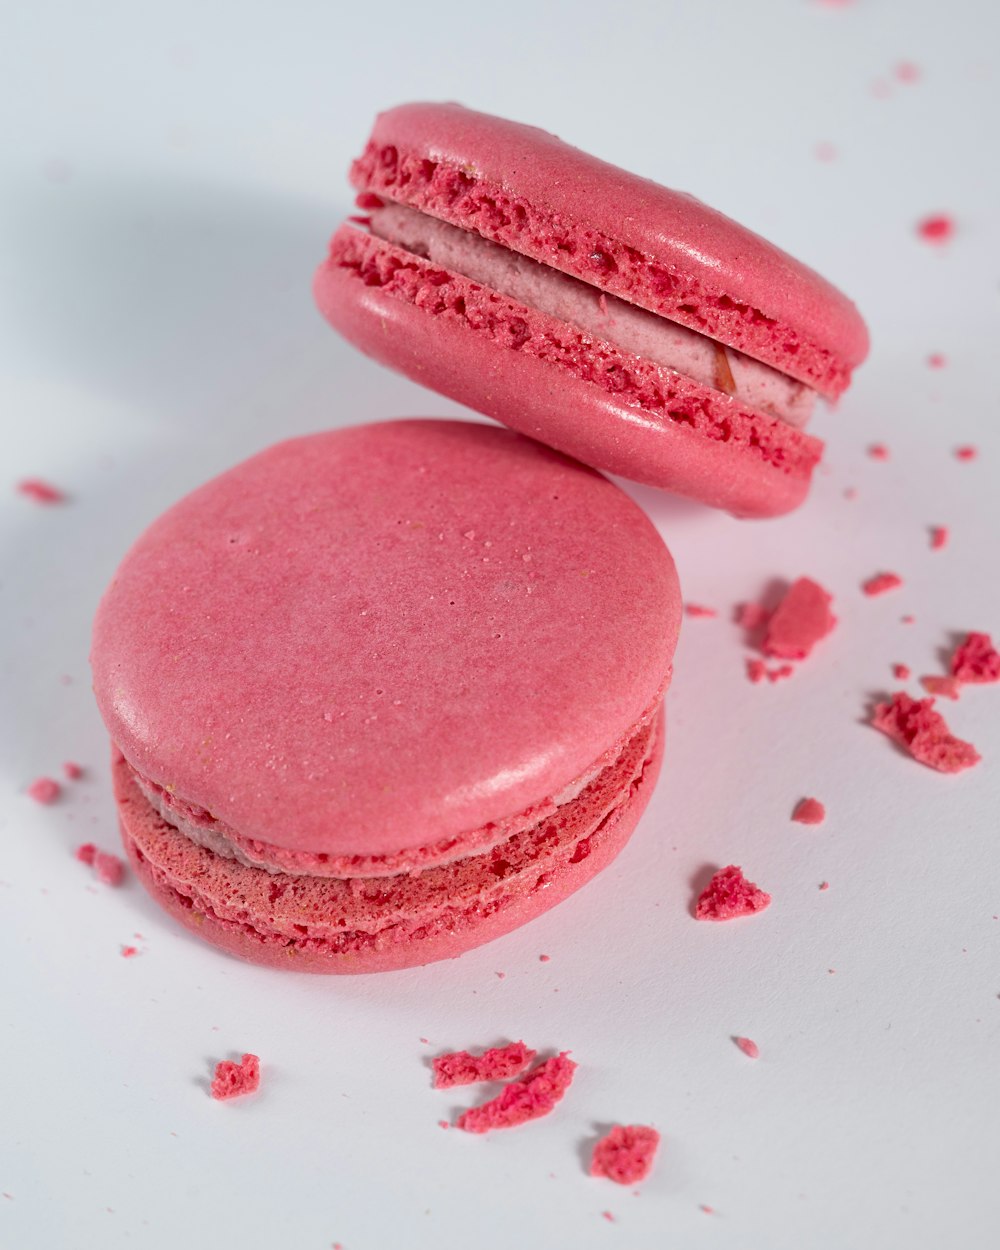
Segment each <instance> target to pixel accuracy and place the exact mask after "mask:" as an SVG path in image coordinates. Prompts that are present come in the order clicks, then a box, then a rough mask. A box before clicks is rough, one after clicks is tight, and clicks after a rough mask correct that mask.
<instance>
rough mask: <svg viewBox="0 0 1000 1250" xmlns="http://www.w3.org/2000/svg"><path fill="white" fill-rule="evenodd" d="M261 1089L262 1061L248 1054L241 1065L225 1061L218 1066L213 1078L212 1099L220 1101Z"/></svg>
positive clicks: (228, 1060)
mask: <svg viewBox="0 0 1000 1250" xmlns="http://www.w3.org/2000/svg"><path fill="white" fill-rule="evenodd" d="M259 1087H260V1059H259V1058H258V1057H257V1056H256V1055H250V1054H246V1055H244V1056H243V1058H242V1060H241V1061H240V1062H239V1063H233V1061H232V1060H231V1059H223V1060H222V1062H221V1063H218V1064H216V1067H215V1076H213V1078H212V1097H213V1098H217V1099H219V1100H220V1101H221V1100H223V1099H226V1098H238V1097H240V1096H241V1095H242V1094H252V1093H254V1092H255V1091H256V1090H257V1089H258V1088H259Z"/></svg>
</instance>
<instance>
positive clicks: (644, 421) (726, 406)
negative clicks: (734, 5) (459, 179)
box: [313, 226, 823, 516]
mask: <svg viewBox="0 0 1000 1250" xmlns="http://www.w3.org/2000/svg"><path fill="white" fill-rule="evenodd" d="M313 290H314V296H315V299H316V303H317V306H318V307H319V309H320V311H321V313H322V314H323V316H324V317H325V318H326V319H327V320H328V321H329V322H330V323H331V324H332V325H333V326H334V327H335V328H336V329H337V330H339V331H340V333H342V334H343V335H344V336H345V337H346V338H347V339H348V340H349V341H351V342H352V343H354V344H355V346H357V347H359V348H360V349H361V350H362V351H363V352H365V353H366V354H368V355H370V356H373V357H374V358H375V359H377V360H380V361H382V363H385V364H389V365H391V366H392V367H394V368H397V369H399V370H401V371H402V372H403V373H405V374H406V375H407V376H409V377H411V378H412V379H413V380H414V381H417V382H420V383H422V384H423V385H425V386H428V387H431V388H433V389H435V390H438V391H441V392H443V393H444V394H447V395H449V396H451V397H452V398H453V399H457V400H459V402H462V403H466V404H468V405H470V406H471V407H473V408H476V409H478V410H479V411H480V412H483V413H485V414H486V415H487V416H491V417H494V418H495V419H496V420H498V421H501V422H503V423H504V424H505V425H508V426H510V427H511V428H513V429H516V430H519V431H520V432H521V433H524V434H528V435H530V436H532V437H535V438H538V439H540V440H541V441H543V442H545V443H548V444H549V445H550V446H553V447H556V448H558V449H559V450H561V451H564V452H566V453H567V454H569V455H573V456H576V457H577V458H578V459H582V460H584V461H586V462H587V463H590V464H593V465H595V466H597V467H599V468H602V469H605V470H607V471H609V472H612V473H620V474H622V475H623V476H626V477H629V478H632V479H633V480H636V481H640V482H645V483H647V484H649V485H654V486H659V487H665V488H668V489H670V490H673V491H675V492H676V493H678V494H683V495H687V496H689V497H691V498H694V499H698V500H700V501H701V502H704V503H709V504H713V505H714V506H717V507H722V508H725V509H727V510H728V511H730V512H733V513H734V514H736V515H740V516H773V515H779V514H781V513H783V512H788V511H790V510H791V509H793V508H795V507H797V506H798V504H799V503H801V501H802V500H803V499H804V497H805V495H806V493H807V491H808V487H809V482H810V478H811V475H812V471H813V469H814V467H815V465H816V464H817V463H818V461H819V459H820V457H821V454H822V447H823V444H822V443H821V442H820V441H819V440H818V439H816V438H814V437H812V436H810V435H808V434H805V433H803V432H802V431H799V430H796V429H794V428H793V427H792V426H790V425H787V424H786V423H784V422H782V421H779V420H776V419H775V418H773V417H769V416H767V415H766V414H764V413H760V412H758V411H757V410H755V409H752V408H749V407H747V406H746V405H745V404H742V403H741V402H740V401H739V400H737V399H735V398H733V397H732V396H729V395H726V394H724V393H723V392H721V391H716V390H714V389H713V388H710V387H706V386H701V385H699V384H698V383H695V382H693V381H691V380H690V379H688V378H685V377H684V376H683V375H682V374H679V373H677V372H676V371H674V370H672V369H668V368H666V367H665V366H662V365H658V364H655V363H654V362H652V361H648V360H645V359H643V358H641V357H639V356H635V355H632V354H630V353H627V352H624V351H621V350H620V349H618V348H616V347H615V346H614V345H613V344H610V343H607V342H604V341H603V340H600V339H596V338H594V337H593V336H591V335H588V334H586V333H585V332H584V331H581V330H578V329H577V328H576V327H574V326H571V325H569V324H568V323H566V322H563V321H560V320H559V319H558V318H555V317H552V316H549V315H548V314H546V313H541V312H538V311H537V310H534V309H529V308H527V307H526V306H525V305H523V304H520V303H518V302H517V301H515V300H512V299H509V298H508V297H506V296H502V295H500V294H499V293H497V292H495V291H492V290H490V289H489V288H486V287H483V286H481V285H480V284H478V283H475V282H473V281H471V280H470V279H468V278H465V277H464V276H463V275H460V274H455V273H453V272H451V271H450V270H447V269H443V268H441V267H440V266H435V265H433V264H431V263H430V262H428V261H425V260H423V259H422V258H420V257H417V256H414V255H412V254H411V253H409V252H406V251H404V250H403V249H401V248H397V247H395V246H393V245H392V244H389V243H386V242H384V241H383V240H381V239H378V238H375V237H373V236H371V235H367V234H364V233H362V232H361V231H359V230H356V229H354V228H353V227H350V226H343V227H341V228H340V229H339V230H338V231H337V233H336V234H335V235H334V237H333V240H332V241H331V245H330V251H329V255H328V257H327V259H326V261H325V262H324V263H323V264H322V265H321V266H320V267H319V269H318V271H317V273H316V277H315V281H314V287H313Z"/></svg>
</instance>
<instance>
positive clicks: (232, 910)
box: [92, 421, 680, 972]
mask: <svg viewBox="0 0 1000 1250" xmlns="http://www.w3.org/2000/svg"><path fill="white" fill-rule="evenodd" d="M679 620H680V595H679V589H678V585H677V579H676V574H675V572H674V566H673V562H672V560H671V558H670V555H669V553H668V552H667V550H666V548H665V546H664V545H663V542H662V540H661V539H660V537H659V535H658V534H657V532H656V530H655V529H654V528H653V526H652V525H651V524H650V522H649V521H648V520H647V519H646V517H645V516H644V515H643V513H642V512H641V511H640V509H639V508H638V507H637V506H636V505H635V504H633V503H632V501H631V500H629V499H628V497H627V496H626V495H625V494H624V493H623V492H622V491H620V490H619V489H618V488H617V487H616V486H615V485H613V484H612V483H611V482H609V481H607V480H606V479H605V478H603V477H602V476H601V475H600V474H598V473H596V472H594V471H593V470H590V469H588V468H586V467H584V466H582V465H579V464H577V463H575V462H573V461H571V460H569V459H568V458H566V457H565V456H563V455H561V454H559V453H558V452H555V451H553V450H551V449H549V448H547V447H543V446H541V445H540V444H538V443H535V442H533V441H531V440H529V439H526V438H523V437H521V436H519V435H517V434H514V433H512V432H510V431H507V430H501V429H498V428H496V427H493V426H489V425H481V424H468V423H462V422H445V421H399V422H388V423H386V424H382V425H373V426H361V427H356V428H353V429H346V430H340V431H334V432H332V433H326V434H317V435H312V436H310V437H306V438H300V439H295V440H292V441H290V442H286V443H281V444H279V445H277V446H276V447H273V448H271V449H270V450H268V451H265V452H263V453H261V454H260V455H257V456H255V457H253V458H252V459H250V460H248V461H246V462H244V463H243V464H241V465H238V466H237V467H236V468H234V469H232V470H230V471H229V472H227V473H224V474H223V475H222V476H221V477H218V478H216V479H214V480H213V481H211V482H209V483H208V484H207V485H205V486H202V487H201V488H200V489H198V490H196V491H195V492H194V493H193V494H191V495H189V496H188V497H187V498H185V499H183V500H181V502H180V503H178V504H176V505H175V506H174V507H173V508H171V509H170V510H169V511H168V512H167V513H165V514H164V515H163V516H162V517H161V518H160V519H159V520H158V521H156V522H155V523H154V524H153V525H152V526H151V527H150V528H149V529H148V530H147V531H146V533H145V534H144V535H143V536H142V537H141V538H140V539H139V540H138V542H137V543H136V544H135V546H134V547H133V548H132V549H131V551H130V552H129V553H128V554H127V556H126V557H125V560H124V561H123V563H122V565H121V567H120V568H119V570H118V572H117V574H116V576H115V578H114V580H113V582H112V584H111V586H110V587H109V589H108V590H107V592H106V594H105V596H104V598H103V600H102V602H101V605H100V608H99V610H98V614H97V619H96V622H95V629H94V642H93V651H92V665H93V673H94V689H95V693H96V696H97V701H98V705H99V707H100V710H101V714H102V716H103V718H104V721H105V723H106V725H107V727H108V730H109V732H110V735H111V737H112V740H113V743H114V748H115V763H114V774H115V792H116V796H117V803H118V812H119V817H120V823H121V828H122V836H123V840H124V843H125V847H126V850H127V851H128V854H129V857H130V859H131V861H132V864H133V866H134V868H135V871H136V873H137V874H138V876H139V878H140V879H141V880H142V882H143V883H144V885H145V886H146V887H147V889H148V890H149V891H150V893H151V894H152V895H153V896H154V897H155V898H156V899H157V900H158V901H159V902H160V903H161V904H162V905H163V906H164V907H165V908H166V910H167V911H168V912H170V913H171V914H172V915H174V916H175V917H176V918H177V919H178V920H180V921H181V922H182V923H183V924H185V925H186V926H187V927H188V928H189V929H192V930H193V931H194V932H196V933H197V934H198V935H199V936H200V937H202V938H204V939H207V940H208V941H210V942H214V943H215V944H216V945H217V946H220V947H222V948H224V949H225V950H227V951H230V952H231V953H233V954H235V955H238V956H241V957H243V958H246V959H250V960H253V961H255V962H258V963H263V964H269V965H272V966H277V967H284V968H295V969H300V970H309V971H316V972H367V971H376V970H380V969H389V968H400V967H405V966H407V965H412V964H422V963H427V962H430V961H431V960H435V959H441V958H445V957H448V956H453V955H457V954H460V953H461V952H462V951H464V950H466V949H468V948H469V947H472V946H476V945H478V944H480V943H482V942H485V941H488V940H490V939H491V938H494V937H497V936H498V935H500V934H502V933H505V932H507V931H509V930H511V929H513V928H515V927H516V926H518V925H520V924H522V923H524V922H525V921H527V920H530V919H531V918H532V917H533V916H535V915H537V914H539V913H540V912H542V911H545V910H546V909H547V908H549V907H551V906H552V905H553V904H554V903H556V902H558V901H559V900H560V899H562V898H565V897H566V896H567V895H568V894H570V893H572V892H573V891H574V890H576V889H578V888H579V887H580V886H581V885H583V884H585V883H586V882H587V881H588V880H590V878H591V877H593V876H594V874H595V873H596V872H598V871H599V870H600V869H601V868H603V867H604V866H605V865H606V864H607V863H608V862H609V861H610V860H611V859H612V858H613V857H614V855H615V854H616V853H617V852H618V851H619V850H620V849H621V847H622V846H623V845H624V844H625V842H626V841H627V839H628V837H629V835H630V834H631V832H632V829H633V828H634V826H635V823H636V821H637V820H638V818H639V815H640V814H641V812H642V810H643V808H644V807H645V805H646V802H647V800H648V798H649V794H650V791H651V789H652V787H653V785H654V783H655V780H656V776H657V773H658V770H659V764H660V758H661V752H662V742H663V718H662V712H661V707H662V699H663V695H664V692H665V690H666V687H667V684H668V682H669V677H670V671H671V669H670V666H671V658H672V655H673V650H674V645H675V642H676V638H677V632H678V627H679Z"/></svg>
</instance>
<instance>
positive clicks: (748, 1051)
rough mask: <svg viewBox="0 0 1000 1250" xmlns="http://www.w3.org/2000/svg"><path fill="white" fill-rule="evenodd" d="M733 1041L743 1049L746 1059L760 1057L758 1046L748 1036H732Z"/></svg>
mask: <svg viewBox="0 0 1000 1250" xmlns="http://www.w3.org/2000/svg"><path fill="white" fill-rule="evenodd" d="M733 1041H734V1042H735V1043H736V1045H737V1046H738V1047H739V1048H740V1050H742V1051H743V1053H744V1054H745V1055H746V1057H747V1058H748V1059H759V1058H760V1047H759V1046H758V1045H757V1043H756V1042H755V1041H754V1040H753V1039H752V1038H749V1037H734V1038H733Z"/></svg>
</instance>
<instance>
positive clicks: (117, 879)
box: [93, 851, 125, 885]
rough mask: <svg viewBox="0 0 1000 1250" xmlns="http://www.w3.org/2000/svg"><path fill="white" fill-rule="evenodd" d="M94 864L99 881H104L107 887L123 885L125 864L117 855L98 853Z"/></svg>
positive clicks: (104, 852)
mask: <svg viewBox="0 0 1000 1250" xmlns="http://www.w3.org/2000/svg"><path fill="white" fill-rule="evenodd" d="M93 864H94V875H95V876H96V877H97V879H98V881H103V882H104V884H105V885H121V883H122V881H123V879H124V877H125V863H124V861H123V860H121V859H119V858H118V856H117V855H110V854H108V852H107V851H96V852H95V854H94V860H93Z"/></svg>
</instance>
